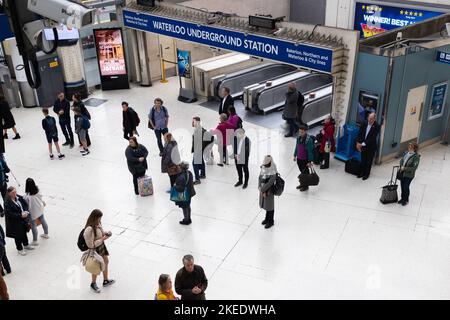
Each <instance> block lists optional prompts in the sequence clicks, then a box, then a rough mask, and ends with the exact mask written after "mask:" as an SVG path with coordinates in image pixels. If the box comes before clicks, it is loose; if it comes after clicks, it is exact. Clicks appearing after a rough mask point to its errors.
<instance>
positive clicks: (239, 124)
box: [237, 117, 243, 129]
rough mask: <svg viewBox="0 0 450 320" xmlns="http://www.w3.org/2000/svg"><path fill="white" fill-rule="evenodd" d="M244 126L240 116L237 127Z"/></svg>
mask: <svg viewBox="0 0 450 320" xmlns="http://www.w3.org/2000/svg"><path fill="white" fill-rule="evenodd" d="M242 128H243V121H242V118H241V117H239V120H238V123H237V129H242Z"/></svg>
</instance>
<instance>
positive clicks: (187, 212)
mask: <svg viewBox="0 0 450 320" xmlns="http://www.w3.org/2000/svg"><path fill="white" fill-rule="evenodd" d="M180 169H181V172H180V173H179V174H178V176H177V179H176V181H175V185H174V187H175V189H176V190H177V191H178V192H180V193H183V192H185V191H187V199H186V201H180V202H176V203H175V204H176V205H177V206H179V207H180V208H181V209H182V210H183V220H181V221H180V224H182V225H190V224H191V223H192V220H191V200H192V198H193V197H194V196H195V195H196V193H195V189H194V183H193V182H194V177H193V175H192V172H191V171H189V163H187V162H183V163H181V165H180Z"/></svg>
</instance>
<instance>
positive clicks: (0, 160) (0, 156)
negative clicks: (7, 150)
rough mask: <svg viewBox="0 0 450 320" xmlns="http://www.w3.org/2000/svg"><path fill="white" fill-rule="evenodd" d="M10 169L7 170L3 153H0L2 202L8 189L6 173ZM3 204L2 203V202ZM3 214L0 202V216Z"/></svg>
mask: <svg viewBox="0 0 450 320" xmlns="http://www.w3.org/2000/svg"><path fill="white" fill-rule="evenodd" d="M10 171H11V170H9V167H8V164H7V163H6V161H5V156H4V154H3V153H2V154H0V192H1V195H2V200H3V202H4V201H5V197H6V190H7V189H8V181H9V180H8V175H7V173H9V172H10ZM3 204H4V203H3ZM4 215H5V211H4V210H3V207H2V205H1V204H0V217H3V216H4Z"/></svg>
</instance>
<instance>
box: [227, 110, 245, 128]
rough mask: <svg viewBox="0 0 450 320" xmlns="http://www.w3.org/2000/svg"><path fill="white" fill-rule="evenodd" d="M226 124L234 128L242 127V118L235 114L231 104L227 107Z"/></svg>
mask: <svg viewBox="0 0 450 320" xmlns="http://www.w3.org/2000/svg"><path fill="white" fill-rule="evenodd" d="M228 124H229V125H230V127H232V128H233V129H234V130H237V129H239V128H242V119H241V118H240V117H239V116H238V115H237V113H236V108H235V107H233V106H231V107H229V108H228Z"/></svg>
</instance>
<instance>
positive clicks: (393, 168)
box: [388, 166, 400, 186]
mask: <svg viewBox="0 0 450 320" xmlns="http://www.w3.org/2000/svg"><path fill="white" fill-rule="evenodd" d="M396 168H397V173H398V171H399V170H400V166H393V167H392V173H391V180H390V181H389V183H388V184H389V185H391V186H392V185H395V184H397V174H395V181H394V171H395V169H396Z"/></svg>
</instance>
